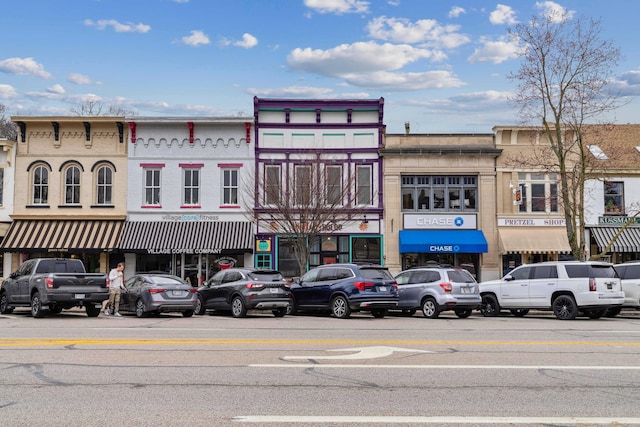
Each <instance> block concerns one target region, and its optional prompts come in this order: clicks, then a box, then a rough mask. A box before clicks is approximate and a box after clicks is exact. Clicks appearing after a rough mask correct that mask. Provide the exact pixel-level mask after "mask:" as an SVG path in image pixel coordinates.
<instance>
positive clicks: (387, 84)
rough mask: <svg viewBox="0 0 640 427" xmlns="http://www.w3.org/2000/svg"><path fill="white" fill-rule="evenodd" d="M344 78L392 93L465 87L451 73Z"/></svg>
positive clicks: (394, 74) (371, 75) (378, 74)
mask: <svg viewBox="0 0 640 427" xmlns="http://www.w3.org/2000/svg"><path fill="white" fill-rule="evenodd" d="M342 78H343V79H344V80H345V81H346V82H347V83H349V84H350V85H352V86H358V87H367V88H375V89H378V90H390V91H411V90H422V89H443V88H451V87H460V86H464V85H465V83H464V82H463V81H462V80H460V79H458V78H457V77H456V76H455V75H454V74H453V73H452V72H451V71H446V70H440V71H425V72H413V73H391V72H387V71H377V72H372V73H368V72H364V73H353V74H345V75H343V76H342Z"/></svg>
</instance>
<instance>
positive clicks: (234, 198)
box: [222, 169, 238, 205]
mask: <svg viewBox="0 0 640 427" xmlns="http://www.w3.org/2000/svg"><path fill="white" fill-rule="evenodd" d="M222 203H223V204H225V205H237V204H238V169H223V170H222Z"/></svg>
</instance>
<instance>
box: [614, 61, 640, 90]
mask: <svg viewBox="0 0 640 427" xmlns="http://www.w3.org/2000/svg"><path fill="white" fill-rule="evenodd" d="M609 89H610V90H613V91H615V92H617V93H618V94H619V95H620V96H638V95H640V68H638V69H636V70H631V71H627V72H625V73H622V74H621V75H620V76H618V77H617V78H615V79H614V80H613V81H612V82H611V83H610V85H609Z"/></svg>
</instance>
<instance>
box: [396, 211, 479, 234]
mask: <svg viewBox="0 0 640 427" xmlns="http://www.w3.org/2000/svg"><path fill="white" fill-rule="evenodd" d="M403 222H404V226H403V228H404V229H405V230H475V229H477V228H478V221H477V217H476V215H469V214H463V215H461V214H416V213H406V214H404V218H403Z"/></svg>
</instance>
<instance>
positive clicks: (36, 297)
mask: <svg viewBox="0 0 640 427" xmlns="http://www.w3.org/2000/svg"><path fill="white" fill-rule="evenodd" d="M46 314H47V313H46V312H45V310H44V307H42V301H40V293H38V292H36V293H35V294H33V296H32V297H31V315H32V316H33V317H44V316H45V315H46Z"/></svg>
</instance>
